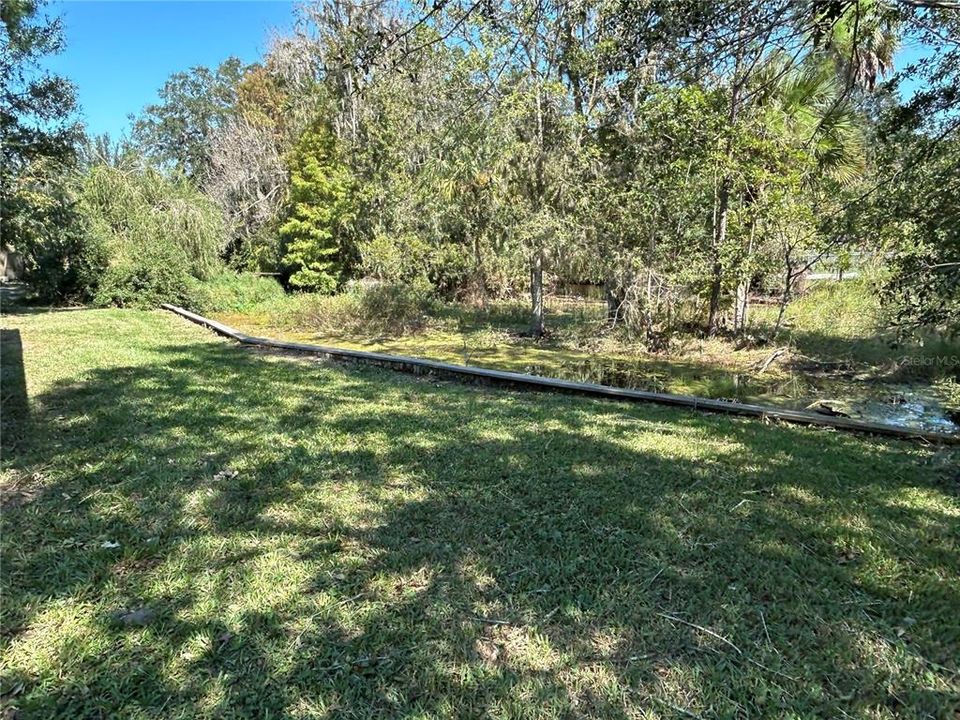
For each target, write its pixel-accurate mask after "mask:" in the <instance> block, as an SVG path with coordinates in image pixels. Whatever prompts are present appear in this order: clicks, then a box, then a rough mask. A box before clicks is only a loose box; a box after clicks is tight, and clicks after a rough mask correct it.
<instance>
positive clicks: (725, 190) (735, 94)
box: [707, 16, 745, 335]
mask: <svg viewBox="0 0 960 720" xmlns="http://www.w3.org/2000/svg"><path fill="white" fill-rule="evenodd" d="M744 23H745V18H744V17H743V16H741V18H740V33H739V34H740V36H741V37H742V36H743V33H744ZM738 45H739V43H738ZM742 63H743V50H742V49H738V50H737V55H736V59H735V62H734V67H733V79H732V81H731V83H730V108H729V110H728V112H727V141H726V145H725V147H724V153H723V156H724V158H725V159H726V167H725V168H724V174H723V180H721V181H720V191H719V193H718V196H717V205H716V211H715V213H714V216H713V217H714V223H713V267H712V268H711V272H710V275H711V279H710V313H709V315H708V317H707V335H713V334H714V333H716V331H717V325H718V322H719V317H720V291H721V288H722V281H723V263H722V262H721V260H720V258H721V253H722V252H723V245H724V243H726V240H727V217H728V216H729V214H730V190H731V188H732V187H733V174H732V172H731V170H730V169H729V168H730V165H731V163H732V161H733V147H734V146H733V136H734V132H735V128H736V124H737V118H738V117H739V116H740V99H741V98H740V91H741V90H742V89H743V87H742V86H743V83H744V81H745V78H744V77H742V76H741V74H740V71H741V65H742Z"/></svg>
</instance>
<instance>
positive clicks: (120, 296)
mask: <svg viewBox="0 0 960 720" xmlns="http://www.w3.org/2000/svg"><path fill="white" fill-rule="evenodd" d="M196 299H197V293H196V292H195V287H194V285H193V284H192V283H191V276H190V273H189V272H188V271H187V268H186V267H185V265H184V263H183V258H182V257H181V256H180V255H179V254H178V253H177V252H176V251H174V250H172V249H171V248H163V247H154V248H150V250H149V251H148V252H145V253H144V254H143V255H141V256H140V257H139V258H137V259H136V260H135V261H134V260H131V259H127V258H125V259H123V260H121V261H120V262H116V263H114V264H112V265H111V266H110V267H109V268H108V269H107V271H106V272H105V273H104V274H103V277H102V278H101V279H100V285H99V287H98V288H97V292H96V295H95V296H94V303H95V304H97V305H116V306H117V307H135V308H141V309H149V308H153V307H157V306H158V305H160V304H161V303H165V302H168V303H173V304H174V305H180V306H183V307H189V308H196V307H197V301H196Z"/></svg>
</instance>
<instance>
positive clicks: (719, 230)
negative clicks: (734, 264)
mask: <svg viewBox="0 0 960 720" xmlns="http://www.w3.org/2000/svg"><path fill="white" fill-rule="evenodd" d="M727 152H728V154H729V152H730V148H729V147H728V149H727ZM731 182H732V179H731V177H730V175H729V174H728V175H725V176H724V178H723V180H722V181H721V182H720V191H719V193H718V195H717V211H716V214H715V216H714V217H715V219H714V223H713V248H712V251H713V265H712V267H711V268H710V312H709V314H708V316H707V335H713V334H715V333H716V332H717V326H718V324H719V318H720V290H721V288H722V282H723V263H721V261H720V252H721V248H722V247H723V245H724V243H725V242H726V240H727V216H728V215H729V213H730V185H731Z"/></svg>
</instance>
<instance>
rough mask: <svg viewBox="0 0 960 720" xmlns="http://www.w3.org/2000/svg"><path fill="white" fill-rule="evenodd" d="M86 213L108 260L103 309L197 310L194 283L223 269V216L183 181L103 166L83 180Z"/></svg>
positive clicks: (100, 295)
mask: <svg viewBox="0 0 960 720" xmlns="http://www.w3.org/2000/svg"><path fill="white" fill-rule="evenodd" d="M79 209H80V212H81V214H82V215H83V217H84V221H85V227H86V228H87V232H88V233H89V235H90V237H91V238H92V239H93V240H92V241H93V242H95V243H96V245H97V246H98V247H101V248H103V249H104V252H105V254H106V257H107V259H108V267H107V268H106V270H105V272H104V273H103V276H102V278H101V279H100V282H99V287H98V288H97V289H96V291H95V297H94V300H95V302H96V303H97V304H100V305H105V304H110V305H121V306H134V307H154V306H156V305H157V304H159V303H161V302H171V303H177V304H180V305H196V302H197V293H196V287H195V283H192V282H191V279H192V278H195V279H198V280H199V279H203V278H206V277H208V276H209V275H210V274H211V273H213V272H215V271H217V270H218V269H219V268H221V267H222V265H221V263H220V260H219V252H220V249H221V245H222V243H223V242H224V239H225V237H226V232H225V228H224V223H223V218H222V216H221V215H220V211H219V210H218V209H217V208H216V206H215V205H214V204H213V203H212V202H211V201H210V200H209V199H208V198H206V197H205V196H204V195H203V193H201V192H200V190H198V189H197V188H196V187H195V186H194V185H193V184H192V183H191V182H190V181H188V180H186V179H185V178H183V177H180V176H176V175H174V176H167V175H165V174H163V173H161V172H159V171H157V170H154V169H150V168H147V169H119V168H115V167H108V166H104V165H101V166H96V167H94V168H92V169H90V170H89V171H88V172H87V175H86V177H85V178H84V180H83V188H82V191H81V197H80V203H79Z"/></svg>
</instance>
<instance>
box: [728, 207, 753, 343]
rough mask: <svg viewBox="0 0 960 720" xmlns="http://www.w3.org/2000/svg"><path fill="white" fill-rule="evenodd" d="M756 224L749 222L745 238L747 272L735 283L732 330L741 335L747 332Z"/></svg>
mask: <svg viewBox="0 0 960 720" xmlns="http://www.w3.org/2000/svg"><path fill="white" fill-rule="evenodd" d="M755 231H756V224H755V223H753V222H751V223H750V235H749V238H748V239H747V258H746V260H747V274H746V276H745V277H742V278H741V279H740V282H739V283H738V284H737V298H736V301H735V304H734V307H733V332H734V334H736V335H743V334H745V333H746V332H747V320H748V317H747V315H748V313H749V311H750V274H749V273H750V259H751V257H752V256H753V236H754V232H755Z"/></svg>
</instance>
